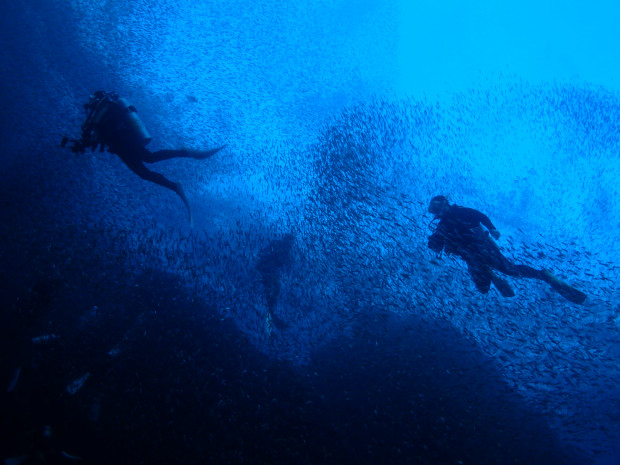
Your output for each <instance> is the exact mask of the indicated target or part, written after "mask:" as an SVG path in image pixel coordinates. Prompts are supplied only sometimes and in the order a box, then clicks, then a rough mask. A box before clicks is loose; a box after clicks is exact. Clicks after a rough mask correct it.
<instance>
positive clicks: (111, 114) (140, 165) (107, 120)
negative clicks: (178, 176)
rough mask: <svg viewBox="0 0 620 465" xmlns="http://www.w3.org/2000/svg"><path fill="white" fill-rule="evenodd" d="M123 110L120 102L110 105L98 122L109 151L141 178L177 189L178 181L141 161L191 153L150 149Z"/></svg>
mask: <svg viewBox="0 0 620 465" xmlns="http://www.w3.org/2000/svg"><path fill="white" fill-rule="evenodd" d="M122 111H125V110H124V109H123V107H121V106H120V105H114V104H112V105H110V108H109V109H108V111H107V112H106V114H105V116H104V117H103V119H102V120H101V121H100V122H99V124H98V125H97V135H98V136H99V139H100V141H101V142H102V143H103V144H104V145H106V146H107V147H108V151H109V152H111V153H114V154H116V155H118V156H119V158H120V159H121V160H122V161H123V163H125V165H127V167H128V168H129V169H130V170H131V171H133V172H134V173H136V174H137V175H138V176H140V177H141V178H142V179H145V180H147V181H151V182H154V183H155V184H159V185H160V186H163V187H167V188H168V189H171V190H173V191H174V192H177V193H179V185H178V184H177V183H175V182H173V181H170V180H169V179H167V178H166V177H165V176H163V175H162V174H159V173H156V172H153V171H150V170H149V169H148V168H146V166H144V163H155V162H158V161H162V160H168V159H170V158H179V157H191V155H190V153H189V152H188V151H186V150H159V151H157V152H151V151H150V150H148V149H146V148H145V147H144V146H143V145H142V144H141V143H140V142H141V141H139V140H136V138H135V135H134V132H133V131H132V128H131V127H129V126H128V123H127V119H126V118H124V117H123V115H122V114H121V112H122ZM192 158H195V157H192Z"/></svg>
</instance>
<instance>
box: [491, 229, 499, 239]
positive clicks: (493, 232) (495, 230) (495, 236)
mask: <svg viewBox="0 0 620 465" xmlns="http://www.w3.org/2000/svg"><path fill="white" fill-rule="evenodd" d="M489 232H490V233H491V236H493V237H494V238H495V239H499V231H498V230H497V229H491V230H490V231H489Z"/></svg>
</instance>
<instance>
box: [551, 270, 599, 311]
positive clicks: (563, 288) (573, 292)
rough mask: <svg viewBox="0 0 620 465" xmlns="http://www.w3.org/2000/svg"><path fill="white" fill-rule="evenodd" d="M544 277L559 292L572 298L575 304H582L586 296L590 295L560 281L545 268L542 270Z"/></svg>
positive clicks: (567, 297)
mask: <svg viewBox="0 0 620 465" xmlns="http://www.w3.org/2000/svg"><path fill="white" fill-rule="evenodd" d="M542 279H543V281H545V282H546V283H549V284H550V285H551V287H552V288H553V289H554V290H555V291H556V292H557V293H558V294H560V295H561V296H562V297H564V298H565V299H566V300H570V301H571V302H573V303H575V304H582V303H583V302H584V300H586V298H587V297H588V296H587V295H586V294H585V293H583V292H581V291H580V290H578V289H575V288H574V287H572V286H569V285H568V284H566V283H564V282H562V281H560V280H559V279H558V278H556V277H555V276H553V275H552V274H551V273H550V272H549V271H547V270H544V271H543V272H542Z"/></svg>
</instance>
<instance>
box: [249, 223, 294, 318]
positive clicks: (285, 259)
mask: <svg viewBox="0 0 620 465" xmlns="http://www.w3.org/2000/svg"><path fill="white" fill-rule="evenodd" d="M294 242H295V236H294V235H293V234H285V235H284V236H283V237H282V238H281V239H274V240H273V241H271V242H270V243H269V244H268V245H267V247H265V248H264V249H263V250H261V252H260V254H259V258H258V263H257V264H256V270H257V271H258V272H259V273H260V275H261V281H262V283H263V289H264V290H265V299H266V300H267V309H268V310H269V315H270V316H271V319H272V320H273V322H274V324H275V325H276V327H277V328H279V329H283V328H285V327H286V326H287V324H286V323H285V322H284V321H283V320H282V319H280V318H278V317H277V316H276V315H275V313H274V311H275V308H276V304H277V303H278V298H279V297H280V289H281V283H280V278H281V274H282V271H283V270H285V269H287V268H289V267H290V264H291V251H292V248H293V243H294Z"/></svg>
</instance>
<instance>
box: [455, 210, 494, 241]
mask: <svg viewBox="0 0 620 465" xmlns="http://www.w3.org/2000/svg"><path fill="white" fill-rule="evenodd" d="M459 215H460V216H461V217H462V218H463V219H465V220H467V221H471V222H472V223H480V224H482V225H483V226H484V227H485V228H487V229H488V230H489V233H491V235H492V236H493V237H494V238H495V239H498V238H499V231H498V230H497V228H496V227H495V225H494V224H493V223H492V222H491V220H490V219H489V217H488V216H486V215H485V214H484V213H482V212H480V211H478V210H475V209H473V208H466V207H462V208H460V211H459Z"/></svg>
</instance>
